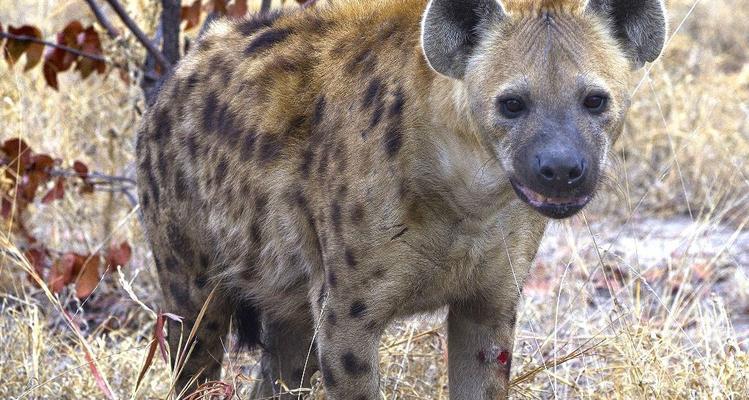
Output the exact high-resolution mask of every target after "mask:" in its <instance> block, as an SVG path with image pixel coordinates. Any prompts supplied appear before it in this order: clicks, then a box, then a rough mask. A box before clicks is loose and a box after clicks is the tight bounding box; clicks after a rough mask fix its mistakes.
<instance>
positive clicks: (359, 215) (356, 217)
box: [351, 203, 364, 225]
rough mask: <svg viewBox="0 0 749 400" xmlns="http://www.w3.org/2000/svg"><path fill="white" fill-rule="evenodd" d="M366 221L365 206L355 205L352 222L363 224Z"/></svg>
mask: <svg viewBox="0 0 749 400" xmlns="http://www.w3.org/2000/svg"><path fill="white" fill-rule="evenodd" d="M363 221H364V206H362V205H361V204H360V203H357V204H354V206H353V208H352V209H351V222H353V223H354V224H357V225H358V224H361V223H362V222H363Z"/></svg>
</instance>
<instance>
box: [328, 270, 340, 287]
mask: <svg viewBox="0 0 749 400" xmlns="http://www.w3.org/2000/svg"><path fill="white" fill-rule="evenodd" d="M328 285H330V287H332V288H334V287H336V286H337V285H338V277H337V276H336V274H335V271H328Z"/></svg>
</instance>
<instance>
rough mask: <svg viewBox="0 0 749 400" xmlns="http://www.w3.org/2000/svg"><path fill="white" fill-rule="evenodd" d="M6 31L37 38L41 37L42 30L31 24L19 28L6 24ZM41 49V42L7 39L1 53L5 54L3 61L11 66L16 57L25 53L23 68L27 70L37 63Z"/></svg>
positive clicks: (42, 47) (42, 48) (42, 49)
mask: <svg viewBox="0 0 749 400" xmlns="http://www.w3.org/2000/svg"><path fill="white" fill-rule="evenodd" d="M8 33H10V34H13V35H16V36H28V37H33V38H37V39H41V38H42V31H40V30H39V28H37V27H35V26H31V25H24V26H22V27H20V28H15V27H13V26H12V25H11V26H8ZM43 51H44V45H43V44H40V43H33V42H30V41H27V40H16V39H8V41H7V42H6V43H5V51H4V52H3V53H4V54H3V55H4V56H5V61H7V62H8V64H9V65H10V66H13V65H14V64H15V63H16V62H17V61H18V59H19V58H21V56H22V55H23V54H24V53H26V68H25V70H28V69H30V68H33V67H34V65H36V64H38V63H39V59H40V58H41V56H42V54H41V53H42V52H43Z"/></svg>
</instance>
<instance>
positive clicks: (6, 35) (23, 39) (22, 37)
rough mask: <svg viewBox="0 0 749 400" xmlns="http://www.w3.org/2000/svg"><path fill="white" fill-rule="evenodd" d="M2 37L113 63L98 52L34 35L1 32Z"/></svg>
mask: <svg viewBox="0 0 749 400" xmlns="http://www.w3.org/2000/svg"><path fill="white" fill-rule="evenodd" d="M0 37H4V38H7V39H11V40H18V41H21V42H32V43H38V44H43V45H45V46H49V47H54V48H57V49H60V50H64V51H67V52H69V53H73V54H75V55H78V56H81V57H85V58H90V59H92V60H95V61H101V62H104V63H108V64H111V62H109V60H107V59H106V58H105V57H103V56H100V55H98V54H91V53H86V52H85V51H80V50H78V49H74V48H72V47H68V46H65V45H62V44H57V43H53V42H49V41H47V40H43V39H39V38H36V37H33V36H27V35H14V34H12V33H7V32H0Z"/></svg>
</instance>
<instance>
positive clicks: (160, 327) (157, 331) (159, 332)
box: [123, 243, 167, 392]
mask: <svg viewBox="0 0 749 400" xmlns="http://www.w3.org/2000/svg"><path fill="white" fill-rule="evenodd" d="M123 244H125V243H123ZM164 320H165V315H164V314H162V313H159V314H158V315H157V316H156V325H155V326H154V328H153V340H151V345H150V346H148V355H146V361H145V362H144V363H143V367H141V369H140V373H139V374H138V380H137V381H135V390H136V392H137V390H138V388H139V387H140V383H141V382H142V381H143V377H144V376H145V375H146V372H147V371H148V369H149V368H151V364H152V363H153V356H154V354H156V348H157V347H158V348H159V350H160V352H161V358H162V359H163V360H164V362H165V363H166V362H167V359H166V338H165V336H164Z"/></svg>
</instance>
